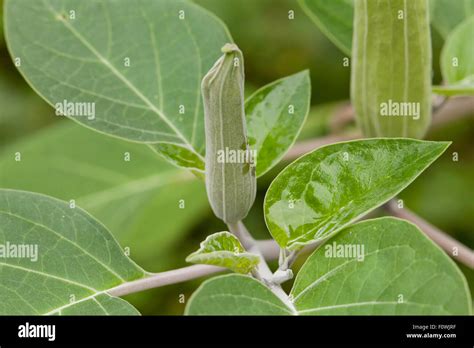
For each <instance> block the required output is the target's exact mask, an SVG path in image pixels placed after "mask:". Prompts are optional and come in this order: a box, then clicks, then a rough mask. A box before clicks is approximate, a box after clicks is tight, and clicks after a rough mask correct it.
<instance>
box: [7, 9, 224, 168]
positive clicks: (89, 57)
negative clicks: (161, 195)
mask: <svg viewBox="0 0 474 348" xmlns="http://www.w3.org/2000/svg"><path fill="white" fill-rule="evenodd" d="M71 11H73V12H71ZM125 14H126V15H125ZM5 19H6V23H5V27H6V30H5V31H6V37H7V42H8V45H9V49H10V53H11V55H12V57H19V58H21V66H20V67H19V70H20V72H21V73H22V74H23V76H24V77H25V79H26V80H27V82H28V83H29V84H30V85H31V86H32V87H33V88H34V89H35V90H36V91H37V92H38V93H39V94H40V95H41V96H42V97H43V98H44V99H46V100H47V101H48V102H49V103H50V104H51V105H53V106H54V105H56V103H62V102H63V101H67V102H71V103H86V102H87V103H95V104H94V105H95V114H96V115H95V118H94V119H88V118H87V117H73V116H71V118H72V119H74V120H75V121H77V122H79V123H81V124H83V125H85V126H87V127H89V128H93V129H95V130H97V131H99V132H103V133H107V134H110V135H113V136H116V137H121V138H125V139H128V140H132V141H136V142H143V143H153V144H159V145H157V149H159V150H161V151H162V154H163V156H165V157H167V158H170V160H171V161H172V162H173V163H179V164H180V165H185V163H184V162H183V160H182V159H183V157H190V158H191V159H193V160H194V159H195V158H196V157H203V154H204V117H203V108H202V101H201V93H200V84H201V79H202V77H203V75H204V73H205V72H207V71H208V70H209V68H210V67H211V66H212V64H213V63H214V61H215V60H216V59H217V58H218V56H219V54H220V48H221V47H222V46H223V45H224V43H226V42H229V41H232V39H231V38H230V35H229V33H228V31H227V29H226V27H225V26H224V24H223V23H222V22H221V21H220V20H219V19H218V18H217V17H215V16H214V15H212V14H211V13H209V12H207V11H206V10H203V9H201V8H200V7H199V6H197V5H195V4H193V3H191V2H189V1H184V0H136V1H134V2H130V1H128V0H116V1H101V0H89V1H82V0H69V1H66V0H42V1H34V2H32V1H29V0H15V1H9V0H7V1H6V4H5ZM39 19H41V20H39ZM24 23H28V25H24ZM52 38H60V39H55V40H52ZM177 147H179V148H180V151H177V149H176V148H177ZM177 153H178V155H179V157H178V158H176V157H175V155H176V154H177ZM191 159H190V160H191ZM191 161H192V160H191ZM193 168H194V167H193Z"/></svg>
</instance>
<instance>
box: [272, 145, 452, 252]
mask: <svg viewBox="0 0 474 348" xmlns="http://www.w3.org/2000/svg"><path fill="white" fill-rule="evenodd" d="M448 145H449V143H447V142H429V141H419V140H413V139H386V138H385V139H368V140H356V141H349V142H342V143H337V144H333V145H328V146H324V147H321V148H319V149H316V150H314V151H313V152H310V153H308V154H306V155H305V156H303V157H300V158H299V159H298V160H296V161H295V162H293V163H292V164H290V165H289V166H288V167H286V168H285V169H284V170H283V171H282V172H281V173H280V174H279V175H278V176H277V177H276V179H275V180H274V181H273V182H272V184H271V185H270V187H269V189H268V191H267V194H266V196H265V203H264V213H265V221H266V223H267V227H268V229H269V231H270V233H271V234H272V236H273V238H274V239H275V240H276V241H277V242H278V244H279V245H280V246H281V247H283V248H288V249H298V248H301V247H302V246H304V245H306V244H310V243H313V242H316V241H320V240H323V239H325V238H328V237H330V236H332V235H334V234H335V233H337V232H338V231H340V230H341V229H342V228H343V227H345V226H347V225H348V224H350V223H351V222H353V221H355V220H357V219H358V218H360V217H362V216H363V215H365V214H367V213H368V212H370V211H371V210H373V209H375V208H377V207H378V206H380V205H381V204H383V203H385V202H387V201H388V200H389V199H390V198H392V197H394V196H395V195H396V194H398V193H399V192H400V191H402V190H403V189H404V188H405V187H407V186H408V185H409V184H410V183H411V182H412V181H413V180H415V178H416V177H417V176H418V175H420V174H421V172H423V171H424V170H425V169H426V168H427V167H428V166H429V165H430V164H431V163H432V162H433V161H434V160H435V159H436V158H438V157H439V156H440V155H441V154H442V153H443V152H444V151H445V150H446V148H447V147H448Z"/></svg>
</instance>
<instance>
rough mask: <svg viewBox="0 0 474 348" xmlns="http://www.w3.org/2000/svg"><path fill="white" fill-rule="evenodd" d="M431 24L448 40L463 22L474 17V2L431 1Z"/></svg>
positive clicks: (462, 0) (469, 0)
mask: <svg viewBox="0 0 474 348" xmlns="http://www.w3.org/2000/svg"><path fill="white" fill-rule="evenodd" d="M430 9H431V24H432V25H433V27H435V28H436V30H437V31H438V32H439V33H440V34H441V36H442V37H443V38H446V37H447V36H448V35H449V33H451V31H452V30H453V29H454V28H455V27H456V26H457V25H458V24H459V23H461V22H462V21H464V20H465V19H466V18H469V16H472V15H474V0H455V1H453V0H431V1H430Z"/></svg>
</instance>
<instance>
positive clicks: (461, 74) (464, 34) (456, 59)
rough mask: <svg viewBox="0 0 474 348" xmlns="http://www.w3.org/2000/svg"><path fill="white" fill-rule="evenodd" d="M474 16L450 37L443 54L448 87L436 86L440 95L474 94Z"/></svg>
mask: <svg viewBox="0 0 474 348" xmlns="http://www.w3.org/2000/svg"><path fill="white" fill-rule="evenodd" d="M473 37H474V16H472V17H471V18H469V19H467V20H465V21H464V22H462V23H461V24H460V25H459V26H457V27H456V29H454V31H453V32H452V33H451V34H450V35H449V36H448V38H447V40H446V43H445V44H444V47H443V51H442V53H441V72H442V74H443V79H444V81H445V82H446V84H447V86H435V87H434V88H433V91H434V92H435V93H438V94H444V95H456V94H474V60H473V57H474V40H473Z"/></svg>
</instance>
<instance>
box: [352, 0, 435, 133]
mask: <svg viewBox="0 0 474 348" xmlns="http://www.w3.org/2000/svg"><path fill="white" fill-rule="evenodd" d="M428 12H429V11H428V1H427V0H416V1H413V0H356V1H355V13H354V38H353V47H352V59H353V61H352V81H351V98H352V103H353V105H354V108H355V114H356V119H357V122H358V124H359V127H360V128H361V129H362V131H363V133H364V135H365V136H367V137H379V136H382V137H410V138H422V137H423V136H424V134H425V133H426V131H427V129H428V127H429V125H430V122H431V66H432V65H431V36H430V28H429V25H430V21H429V14H428Z"/></svg>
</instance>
